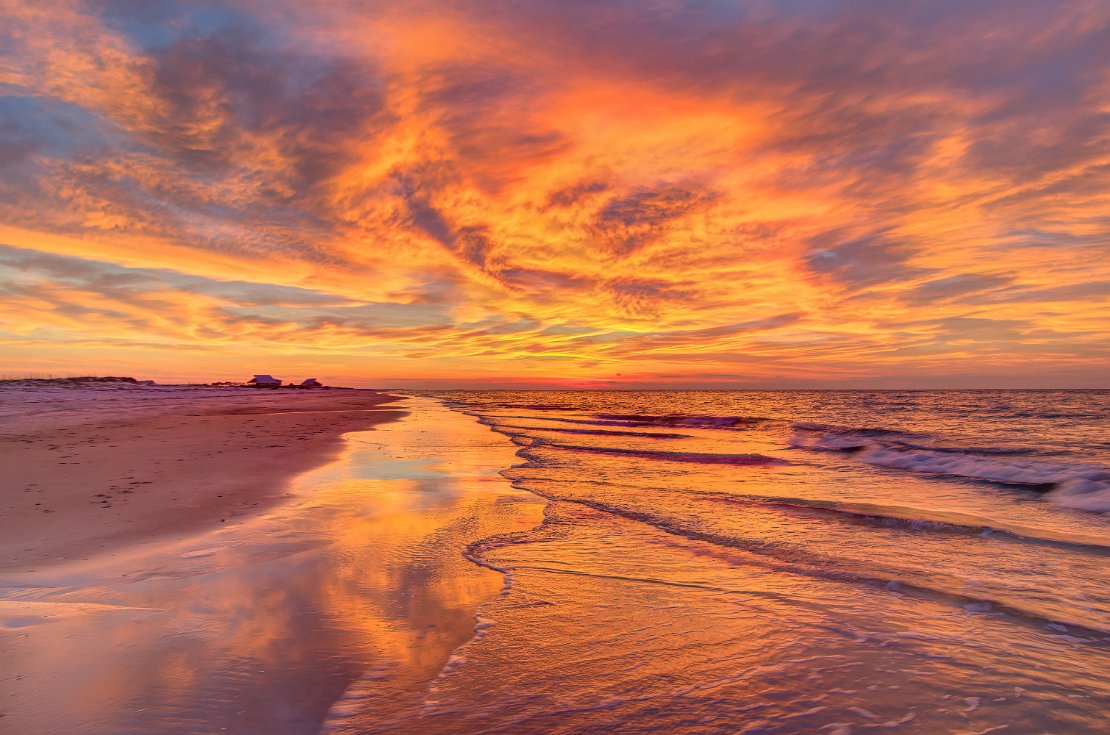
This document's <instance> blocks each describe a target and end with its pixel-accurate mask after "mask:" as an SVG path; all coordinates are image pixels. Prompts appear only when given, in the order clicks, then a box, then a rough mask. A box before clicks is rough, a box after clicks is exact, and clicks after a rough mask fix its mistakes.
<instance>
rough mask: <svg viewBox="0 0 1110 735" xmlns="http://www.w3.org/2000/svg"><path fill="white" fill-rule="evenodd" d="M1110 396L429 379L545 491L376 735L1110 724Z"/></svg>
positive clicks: (527, 481)
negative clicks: (535, 385)
mask: <svg viewBox="0 0 1110 735" xmlns="http://www.w3.org/2000/svg"><path fill="white" fill-rule="evenodd" d="M1108 396H1110V394H1107V393H1106V392H995V393H990V392H958V393H948V394H944V393H885V392H876V393H850V392H844V393H814V392H811V393H806V392H786V393H755V392H748V393H742V392H705V393H666V392H658V393H656V392H649V393H575V392H550V393H535V392H527V393H508V392H492V393H452V394H438V397H439V398H440V399H441V400H444V401H446V402H447V403H448V405H451V406H453V407H454V408H455V409H456V410H459V411H463V412H466V413H468V414H470V415H473V416H475V417H476V418H478V419H479V420H481V421H482V422H483V423H485V424H487V425H489V426H490V427H491V428H493V429H494V430H496V431H498V432H500V433H503V434H505V435H507V436H510V437H512V438H513V439H514V441H516V442H517V443H518V444H519V445H520V446H521V447H522V449H521V451H520V456H521V457H522V459H523V460H524V463H523V464H522V465H521V466H518V467H515V468H513V469H512V470H509V471H507V472H506V473H505V474H506V476H508V477H510V478H512V480H513V482H514V484H515V485H516V486H518V487H520V488H525V489H527V490H529V491H531V492H533V493H535V494H537V495H539V496H541V497H544V498H546V499H548V500H550V501H551V504H550V505H549V506H548V508H547V519H546V522H545V524H544V525H543V526H541V527H539V528H537V529H535V530H533V531H531V532H529V533H527V534H523V535H517V536H514V537H509V538H503V539H492V540H488V541H486V542H484V543H482V544H479V545H477V546H476V547H475V549H474V556H475V557H476V558H478V559H479V560H481V561H482V562H483V563H486V564H488V565H490V566H493V567H496V568H500V569H503V570H505V571H506V572H507V574H508V575H509V576H510V579H511V588H510V591H509V593H508V594H506V595H505V596H503V597H502V598H500V599H499V600H498V601H496V602H495V603H493V604H491V605H487V606H485V607H484V608H483V610H482V616H483V618H484V619H485V620H486V621H487V622H488V624H489V627H488V628H486V629H485V630H484V631H483V633H482V635H481V637H479V638H478V639H476V640H474V641H472V642H470V643H468V644H467V645H465V646H464V647H463V648H462V649H461V650H460V651H459V652H458V654H457V658H456V663H455V665H453V666H452V667H450V668H449V669H448V670H447V671H446V672H445V673H444V674H443V675H442V676H441V677H439V679H438V680H437V681H436V683H435V686H434V694H433V696H432V697H431V700H430V702H429V704H428V705H426V706H425V707H424V708H422V709H421V710H420V711H418V712H407V713H403V715H402V716H401V717H399V718H397V719H395V720H393V721H390V722H388V723H386V724H384V725H383V724H381V723H378V724H376V725H375V726H374V729H373V731H377V732H443V733H469V732H483V733H492V732H504V733H509V732H512V733H531V732H535V733H546V732H558V733H587V732H605V731H613V732H621V733H640V732H643V733H648V732H668V733H717V732H721V733H726V732H727V733H736V732H752V733H755V732H759V733H794V732H821V731H825V732H835V733H849V732H867V731H870V730H875V729H878V730H884V729H893V730H896V731H898V732H910V733H938V732H945V733H950V732H951V733H955V732H959V733H986V732H1006V733H1046V732H1048V733H1063V732H1068V733H1084V732H1090V733H1095V732H1105V731H1106V730H1107V728H1108V726H1110V719H1108V715H1107V713H1108V711H1110V682H1108V677H1107V672H1110V570H1108V567H1107V563H1106V562H1107V557H1108V554H1110V534H1108V533H1107V532H1108V530H1110V524H1108V521H1107V517H1106V516H1104V515H1103V514H1102V513H1101V512H1096V511H1101V510H1103V509H1104V508H1103V506H1102V505H1101V504H1102V503H1103V502H1104V501H1105V495H1104V493H1106V491H1107V481H1108V480H1110V474H1108V471H1107V469H1106V464H1105V462H1106V459H1107V447H1108V446H1110V442H1108V436H1107V427H1108V422H1107V419H1108V418H1110V400H1108ZM1082 508H1086V509H1087V510H1082ZM1090 509H1096V510H1090ZM366 722H367V723H369V722H371V720H369V719H368V720H366Z"/></svg>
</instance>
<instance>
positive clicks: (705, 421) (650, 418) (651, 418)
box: [594, 413, 767, 429]
mask: <svg viewBox="0 0 1110 735" xmlns="http://www.w3.org/2000/svg"><path fill="white" fill-rule="evenodd" d="M594 415H595V417H596V418H598V419H601V420H602V421H605V422H622V425H628V426H687V427H691V428H699V429H734V428H736V427H739V426H745V427H747V426H757V425H759V424H762V423H764V422H765V421H767V419H765V418H762V417H758V416H704V415H697V414H678V413H676V414H665V415H653V414H639V413H599V414H594Z"/></svg>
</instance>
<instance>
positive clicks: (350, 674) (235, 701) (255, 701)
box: [0, 399, 543, 735]
mask: <svg viewBox="0 0 1110 735" xmlns="http://www.w3.org/2000/svg"><path fill="white" fill-rule="evenodd" d="M306 405H307V404H306ZM399 407H400V408H403V409H404V410H405V413H404V414H403V415H401V416H399V417H398V418H396V419H395V420H393V421H388V422H385V423H381V424H378V425H377V426H375V427H374V428H373V429H371V430H367V431H354V432H352V433H349V434H348V435H347V437H346V439H345V440H344V441H343V442H342V445H341V446H342V450H341V452H340V454H339V455H338V456H336V457H333V459H332V461H331V462H329V463H327V464H324V465H323V466H321V467H319V468H317V469H315V470H312V471H309V472H306V473H304V474H302V475H300V476H298V477H297V478H295V479H294V480H293V481H292V482H291V483H289V484H288V486H287V487H288V488H289V490H288V491H289V492H291V493H292V494H291V495H290V496H288V497H286V498H284V499H283V500H282V502H280V503H277V504H272V505H271V506H270V508H269V509H268V510H267V511H265V512H259V511H258V509H257V508H251V509H249V510H253V512H249V513H244V514H243V515H240V516H238V517H236V518H235V519H232V520H229V521H228V522H227V523H224V524H215V525H210V526H208V527H206V528H202V529H199V530H196V531H194V532H193V533H191V534H178V535H176V536H172V537H171V536H162V537H161V538H160V539H159V540H157V541H147V542H146V543H143V544H129V545H116V546H113V548H112V549H111V551H109V552H107V553H102V554H100V555H98V556H94V557H92V558H90V559H89V560H76V561H71V562H66V563H60V564H53V565H51V566H49V567H44V568H42V569H40V570H38V571H35V572H27V571H22V572H0V660H2V661H3V662H4V667H3V668H4V670H3V671H2V672H0V715H2V716H0V733H2V734H3V735H16V734H17V733H19V734H25V733H32V732H34V733H39V732H42V733H46V732H65V733H72V734H74V735H108V734H109V733H111V734H112V735H126V734H129V733H135V734H137V733H160V734H168V735H173V734H178V733H180V734H185V733H188V734H189V735H202V734H207V733H242V734H246V733H252V734H261V733H266V734H268V735H269V734H274V735H276V734H278V733H281V734H283V735H284V734H301V733H305V734H308V733H317V732H338V731H343V730H344V729H345V723H348V722H351V721H352V720H359V719H361V717H360V715H365V713H366V712H367V711H368V710H369V711H372V712H374V713H375V717H376V718H377V717H381V718H388V717H389V716H390V714H391V713H394V712H395V713H403V712H411V711H418V710H420V709H421V708H422V707H423V706H425V705H426V701H427V700H428V698H429V697H431V696H433V695H432V693H431V691H430V687H431V686H432V683H433V682H434V681H435V680H436V679H437V677H439V676H440V675H441V674H442V672H443V671H444V670H449V669H450V668H451V667H452V666H453V665H455V664H454V663H453V661H452V655H453V654H454V653H455V652H456V651H457V650H458V649H459V647H460V646H462V645H463V644H465V643H466V642H467V641H469V640H472V639H473V637H474V636H475V635H476V627H480V626H478V624H477V622H476V615H477V614H478V611H479V608H480V607H481V606H482V605H483V604H486V603H488V602H490V601H492V600H494V599H497V598H498V597H499V596H500V595H502V594H503V593H504V590H505V585H506V580H505V577H504V576H503V575H502V574H500V573H498V572H495V571H492V570H490V569H487V568H484V567H481V566H478V565H476V564H474V563H472V562H471V561H469V560H468V559H467V558H466V557H465V556H464V551H465V550H466V549H467V547H468V546H469V545H470V544H472V543H473V542H474V541H476V540H479V539H484V538H488V537H490V536H494V535H497V534H505V533H513V532H521V531H525V530H528V529H531V528H533V527H535V526H536V525H537V524H539V523H540V522H541V520H542V508H543V502H542V501H540V500H539V499H538V498H536V497H535V496H533V495H531V494H529V493H526V492H524V491H520V490H516V489H514V488H513V487H512V486H511V485H510V484H509V483H508V482H507V481H505V479H504V478H503V477H501V476H500V475H499V474H498V472H499V470H501V469H503V468H504V467H506V466H508V465H510V464H512V463H513V462H514V461H515V459H516V458H515V456H514V452H515V449H516V447H515V446H514V445H513V444H512V443H511V442H510V441H508V440H507V439H506V438H505V437H503V436H500V435H498V434H495V433H492V432H490V431H489V430H488V429H487V428H486V427H483V426H481V425H479V424H477V423H476V422H474V421H473V420H472V419H470V418H469V417H466V416H463V415H461V414H458V413H455V412H452V411H449V410H447V409H445V408H443V407H442V406H440V405H438V404H437V403H435V402H433V401H429V400H424V399H410V400H406V401H404V402H403V403H402V404H400V405H399ZM205 415H207V414H205ZM252 415H257V414H252ZM229 453H230V450H229ZM241 454H242V453H241V452H236V456H241ZM86 512H89V513H91V512H92V511H86ZM103 512H108V511H103ZM479 635H480V634H479ZM365 731H372V730H365Z"/></svg>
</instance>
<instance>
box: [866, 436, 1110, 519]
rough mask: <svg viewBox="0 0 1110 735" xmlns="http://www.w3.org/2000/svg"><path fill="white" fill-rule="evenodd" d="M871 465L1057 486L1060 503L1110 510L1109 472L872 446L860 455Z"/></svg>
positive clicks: (1053, 464)
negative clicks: (1104, 506) (1102, 507)
mask: <svg viewBox="0 0 1110 735" xmlns="http://www.w3.org/2000/svg"><path fill="white" fill-rule="evenodd" d="M859 457H860V459H862V460H863V461H864V462H867V463H868V464H873V465H879V466H881V467H892V468H895V469H902V470H910V471H912V472H932V473H936V474H942V475H956V476H959V477H969V478H972V479H977V480H989V481H991V482H1002V483H1007V484H1013V485H1057V486H1059V487H1058V490H1057V492H1060V491H1063V492H1062V494H1061V495H1060V498H1059V499H1058V500H1057V502H1060V503H1061V504H1065V505H1070V506H1071V507H1073V508H1075V507H1083V509H1084V510H1097V509H1098V507H1100V506H1102V505H1104V504H1105V505H1107V507H1106V508H1105V510H1110V469H1107V468H1105V467H1095V466H1090V465H1070V464H1062V463H1059V462H1044V461H1040V460H1035V459H999V458H996V457H978V456H975V455H969V454H955V453H951V452H931V451H928V450H924V449H922V450H905V449H893V448H887V447H878V446H873V447H870V448H868V449H865V450H863V451H862V452H860V455H859Z"/></svg>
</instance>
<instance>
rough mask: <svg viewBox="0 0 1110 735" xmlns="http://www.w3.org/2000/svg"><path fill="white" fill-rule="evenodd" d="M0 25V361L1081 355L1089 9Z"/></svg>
mask: <svg viewBox="0 0 1110 735" xmlns="http://www.w3.org/2000/svg"><path fill="white" fill-rule="evenodd" d="M0 49H3V51H2V52H0V53H2V56H0V173H2V175H0V242H2V243H4V245H5V247H4V248H3V249H0V300H2V302H3V305H4V310H3V315H2V316H0V340H2V342H3V345H4V350H3V352H4V357H3V358H0V368H3V369H4V370H5V371H10V370H11V369H20V368H22V367H26V366H36V368H37V369H41V370H47V369H48V368H50V369H52V368H56V367H58V366H59V365H68V364H82V363H83V364H85V365H86V366H88V368H89V369H95V368H97V367H98V366H104V367H105V368H106V367H108V366H113V367H115V366H120V365H122V366H131V369H133V370H134V371H137V372H141V373H143V374H154V375H157V376H166V377H186V375H185V373H186V372H189V373H196V374H198V376H199V377H216V376H217V375H219V374H223V373H224V372H225V371H232V370H240V369H241V368H242V367H243V366H244V362H245V361H249V360H251V359H254V356H258V358H257V359H270V360H278V361H281V362H295V363H296V364H298V365H318V366H319V367H320V368H321V369H320V370H319V372H322V373H326V372H327V371H330V372H331V373H332V374H335V375H340V376H344V377H346V378H362V379H365V380H366V381H368V382H375V383H377V382H381V381H382V380H386V381H388V380H394V379H396V380H400V379H406V380H407V379H410V378H416V379H419V378H426V379H435V380H438V381H449V380H451V379H452V378H455V379H457V380H459V381H460V383H467V384H470V383H472V382H473V381H474V380H483V381H486V382H497V381H511V382H519V381H525V382H528V381H532V382H543V381H544V380H552V381H555V380H557V381H559V382H561V383H562V382H565V381H575V380H577V381H581V382H582V383H583V384H595V381H602V382H604V381H607V380H610V379H613V378H615V377H616V376H617V374H618V373H619V374H620V376H621V377H620V380H622V381H631V382H636V381H639V382H642V383H644V384H652V385H657V384H691V385H692V384H703V383H715V384H722V385H726V384H728V385H731V384H736V383H737V381H738V380H739V381H740V382H741V383H742V382H747V383H749V384H759V385H770V384H783V385H795V384H813V385H819V384H826V383H827V382H829V381H832V382H839V383H841V384H858V383H861V382H862V383H866V382H867V381H868V380H870V381H872V382H874V383H875V384H877V385H888V384H894V383H896V382H897V381H899V380H902V381H904V382H905V383H906V384H923V383H924V382H929V381H932V383H936V384H952V385H965V384H968V381H970V380H973V377H969V376H980V379H981V381H982V382H983V383H984V384H988V383H990V382H991V381H992V380H996V382H999V383H1000V384H1003V383H1004V384H1007V385H1010V384H1016V383H1021V382H1022V381H1025V382H1026V383H1028V384H1036V385H1046V384H1051V383H1053V382H1062V383H1065V384H1093V383H1098V382H1105V379H1106V375H1108V374H1110V370H1107V368H1108V365H1107V364H1106V353H1105V349H1104V348H1102V347H1101V345H1102V343H1103V342H1104V337H1105V334H1106V332H1107V331H1108V327H1110V325H1108V324H1107V318H1106V314H1107V313H1110V309H1107V306H1108V305H1110V304H1108V303H1107V302H1108V300H1110V289H1108V288H1107V284H1108V283H1110V261H1108V259H1107V258H1106V253H1107V247H1108V246H1110V214H1108V213H1110V132H1108V131H1110V72H1108V71H1107V70H1108V69H1110V9H1108V8H1107V7H1106V6H1105V4H1103V3H1097V2H1090V1H1088V0H1070V1H1067V2H1059V3H1045V2H1039V1H1037V0H1005V1H1004V0H992V1H988V2H980V3H966V2H955V1H954V0H953V1H952V2H948V1H947V0H944V1H943V2H905V3H874V2H869V1H868V0H830V1H828V2H825V1H823V0H822V1H821V2H811V3H794V2H776V1H775V0H761V1H760V2H754V3H743V4H737V3H724V2H721V3H714V2H709V3H705V2H699V3H688V2H680V1H679V0H664V1H663V2H657V3H651V4H646V5H645V4H644V3H639V2H591V1H587V0H582V1H581V2H578V1H576V2H560V3H515V4H505V3H495V2H490V1H489V0H466V1H464V2H453V3H440V2H429V1H423V0H422V1H420V2H414V3H393V4H381V3H356V2H344V1H342V0H336V1H335V2H319V3H301V2H291V1H290V2H286V1H285V0H278V1H277V2H265V3H263V2H246V3H230V2H221V1H220V0H213V1H212V2H206V3H200V4H197V3H179V2H169V1H168V0H160V1H159V2H151V3H131V2H127V1H125V0H89V1H88V2H77V1H76V0H47V1H45V2H41V3H6V4H3V5H2V6H0ZM163 347H164V348H166V349H167V350H169V349H171V348H172V352H173V356H170V353H169V352H167V353H166V355H160V354H159V352H158V350H159V349H161V348H163ZM194 352H195V353H196V355H198V357H197V358H196V360H192V359H191V358H189V357H188V355H189V354H192V353H194ZM109 355H110V356H109ZM199 356H203V359H202V358H201V357H199ZM275 369H276V368H275ZM738 376H740V377H739V378H738ZM992 376H993V377H992ZM596 384H602V383H596Z"/></svg>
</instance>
